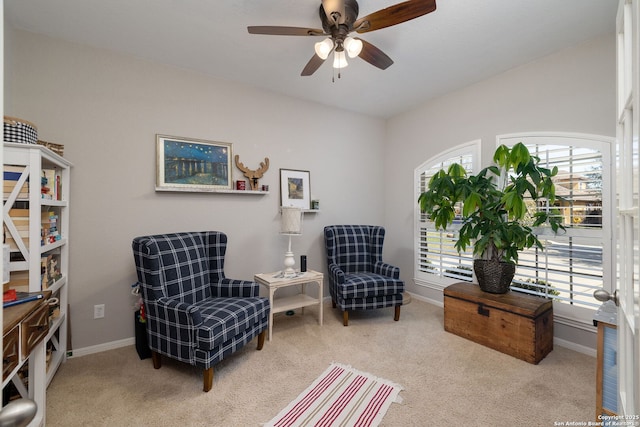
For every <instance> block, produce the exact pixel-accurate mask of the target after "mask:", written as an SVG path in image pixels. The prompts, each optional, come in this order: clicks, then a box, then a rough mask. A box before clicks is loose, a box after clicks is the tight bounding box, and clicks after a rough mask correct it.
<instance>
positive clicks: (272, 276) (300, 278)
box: [253, 270, 323, 341]
mask: <svg viewBox="0 0 640 427" xmlns="http://www.w3.org/2000/svg"><path fill="white" fill-rule="evenodd" d="M278 276H279V273H278V272H275V273H261V274H256V275H255V276H254V277H253V280H254V281H255V282H257V283H259V284H261V285H263V286H265V287H266V288H267V289H268V290H269V304H271V310H270V311H269V341H271V334H272V330H273V315H274V314H275V313H282V312H283V311H289V310H293V309H295V308H302V313H304V307H308V306H310V305H318V313H319V314H318V323H319V324H320V325H322V288H323V283H322V281H323V275H322V273H319V272H317V271H313V270H308V271H305V272H304V273H298V275H296V276H295V277H292V278H284V277H278ZM307 283H316V284H317V285H318V298H313V297H310V296H309V295H307V294H306V293H305V285H306V284H307ZM293 285H302V292H301V293H299V294H297V295H293V296H288V297H284V298H278V299H275V298H274V295H275V293H276V290H277V289H280V288H285V287H287V286H293Z"/></svg>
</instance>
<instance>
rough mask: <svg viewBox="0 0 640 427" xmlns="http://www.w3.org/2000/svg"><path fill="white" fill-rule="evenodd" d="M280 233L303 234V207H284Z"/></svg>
mask: <svg viewBox="0 0 640 427" xmlns="http://www.w3.org/2000/svg"><path fill="white" fill-rule="evenodd" d="M280 234H302V209H300V208H294V207H289V206H283V207H282V217H281V219H280Z"/></svg>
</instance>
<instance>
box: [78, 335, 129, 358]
mask: <svg viewBox="0 0 640 427" xmlns="http://www.w3.org/2000/svg"><path fill="white" fill-rule="evenodd" d="M135 343H136V339H135V338H134V337H131V338H125V339H123V340H118V341H111V342H106V343H104V344H98V345H92V346H90V347H84V348H77V349H73V350H71V355H69V356H68V357H69V358H74V357H82V356H87V355H89V354H94V353H101V352H103V351H107V350H115V349H116V348H120V347H127V346H129V345H135Z"/></svg>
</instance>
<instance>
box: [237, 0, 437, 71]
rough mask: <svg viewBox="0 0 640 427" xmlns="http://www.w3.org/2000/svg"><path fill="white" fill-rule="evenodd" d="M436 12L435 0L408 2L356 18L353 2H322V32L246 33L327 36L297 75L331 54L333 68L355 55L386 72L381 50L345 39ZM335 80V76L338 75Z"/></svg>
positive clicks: (254, 29)
mask: <svg viewBox="0 0 640 427" xmlns="http://www.w3.org/2000/svg"><path fill="white" fill-rule="evenodd" d="M434 10H436V1H435V0H409V1H405V2H402V3H398V4H396V5H393V6H389V7H387V8H384V9H381V10H379V11H377V12H373V13H371V14H369V15H367V16H364V17H362V18H359V19H358V12H359V7H358V2H357V1H356V0H322V4H321V5H320V20H321V21H322V29H316V28H301V27H280V26H250V27H247V30H248V31H249V33H250V34H265V35H280V36H327V38H326V39H324V40H323V41H321V42H318V43H316V44H315V52H316V53H315V54H314V55H313V57H311V59H310V60H309V62H308V63H307V65H306V66H305V67H304V69H303V70H302V73H301V74H300V75H302V76H310V75H312V74H313V73H314V72H315V71H316V70H317V69H318V68H320V66H321V65H322V64H323V63H324V61H325V60H326V59H327V58H328V57H329V55H330V54H331V52H333V53H334V60H333V67H334V68H338V69H340V68H344V67H346V66H347V65H348V64H347V59H346V57H347V56H349V57H350V58H355V57H356V56H359V57H360V58H362V59H364V60H365V61H367V62H368V63H370V64H371V65H374V66H376V67H378V68H380V69H381V70H386V69H387V68H388V67H389V66H390V65H391V64H393V60H392V59H391V58H389V57H388V56H387V55H386V54H385V53H384V52H383V51H381V50H380V49H378V48H377V47H375V46H374V45H372V44H371V43H369V42H367V41H365V40H362V39H360V38H358V37H351V36H349V34H350V33H352V32H356V33H358V34H362V33H366V32H369V31H375V30H379V29H381V28H386V27H390V26H392V25H397V24H401V23H403V22H406V21H409V20H411V19H414V18H418V17H420V16H422V15H426V14H427V13H430V12H433V11H434ZM338 77H339V76H338Z"/></svg>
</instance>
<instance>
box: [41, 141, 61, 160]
mask: <svg viewBox="0 0 640 427" xmlns="http://www.w3.org/2000/svg"><path fill="white" fill-rule="evenodd" d="M38 145H42V146H44V147H47V148H48V149H49V150H51V151H53V152H54V153H56V154H57V155H59V156H61V157H62V156H63V154H64V145H63V144H56V143H54V142H47V141H42V140H38Z"/></svg>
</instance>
